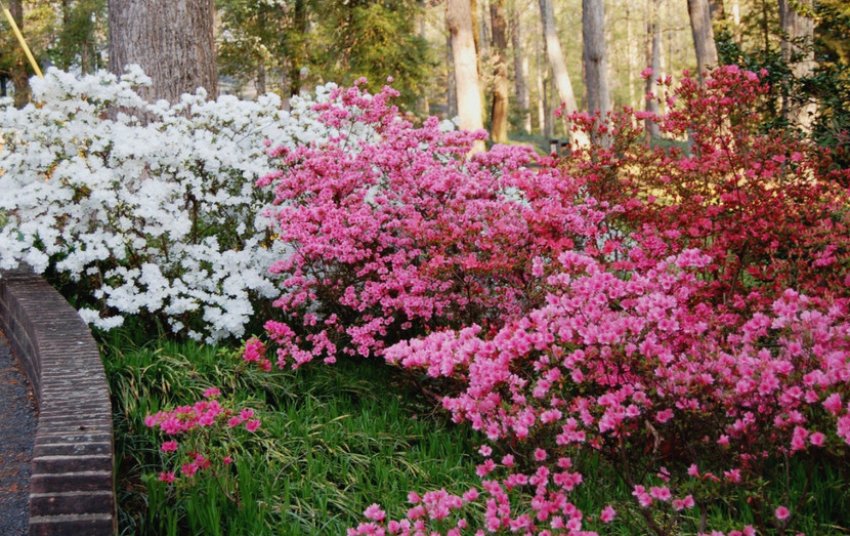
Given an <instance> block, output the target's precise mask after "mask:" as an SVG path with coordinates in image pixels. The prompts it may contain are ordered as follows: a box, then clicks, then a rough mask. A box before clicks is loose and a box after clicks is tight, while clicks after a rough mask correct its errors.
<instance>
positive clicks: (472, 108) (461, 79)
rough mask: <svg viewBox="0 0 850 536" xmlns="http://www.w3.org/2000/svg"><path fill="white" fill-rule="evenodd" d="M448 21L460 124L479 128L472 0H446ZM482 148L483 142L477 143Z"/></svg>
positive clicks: (479, 94)
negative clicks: (470, 0)
mask: <svg viewBox="0 0 850 536" xmlns="http://www.w3.org/2000/svg"><path fill="white" fill-rule="evenodd" d="M446 24H447V25H448V28H449V33H450V35H451V40H452V60H453V61H454V75H455V87H456V91H457V110H458V117H459V124H460V127H461V128H463V129H466V130H479V129H481V128H484V124H483V122H482V119H481V91H480V87H479V84H478V65H477V64H478V61H477V59H476V54H475V41H474V39H473V26H472V12H471V9H470V4H469V0H446ZM483 148H484V144H483V142H481V143H479V144H478V145H477V149H479V150H481V149H483Z"/></svg>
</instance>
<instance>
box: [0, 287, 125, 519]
mask: <svg viewBox="0 0 850 536" xmlns="http://www.w3.org/2000/svg"><path fill="white" fill-rule="evenodd" d="M0 329H2V331H3V332H4V333H5V334H6V338H7V339H8V341H9V345H10V346H11V348H12V351H13V352H14V353H15V355H16V356H17V357H18V358H19V359H20V360H21V361H22V363H21V364H22V365H23V368H24V370H25V371H26V373H27V377H28V378H29V380H30V383H31V385H32V387H33V392H34V394H35V398H36V402H37V404H38V409H39V419H38V426H37V428H36V434H35V445H34V448H33V460H32V475H31V477H30V496H29V497H30V499H29V503H30V511H29V516H30V517H29V527H30V536H36V535H38V536H42V535H43V536H48V535H49V536H59V535H67V534H73V535H74V536H107V535H112V534H115V533H116V532H117V516H116V513H115V512H116V503H115V479H114V474H113V467H114V457H115V448H114V443H113V436H112V406H111V403H110V399H109V387H108V384H107V382H106V374H105V372H104V370H103V363H102V362H101V360H100V352H99V351H98V347H97V343H96V342H95V340H94V339H93V338H92V336H91V332H90V331H89V329H88V326H86V324H85V323H84V322H83V320H82V319H81V318H80V316H79V315H78V314H77V311H76V310H74V308H73V307H71V305H70V304H69V303H68V302H67V301H65V299H64V298H63V297H62V296H61V295H60V294H59V293H58V292H56V290H55V289H54V288H53V287H51V286H50V285H49V284H48V283H47V282H46V281H45V280H44V279H43V278H41V277H40V276H38V275H33V274H30V273H26V272H22V271H12V272H4V273H3V274H2V277H0Z"/></svg>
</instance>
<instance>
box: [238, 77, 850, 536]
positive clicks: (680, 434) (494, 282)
mask: <svg viewBox="0 0 850 536" xmlns="http://www.w3.org/2000/svg"><path fill="white" fill-rule="evenodd" d="M764 94H765V88H764V86H763V84H762V82H761V81H760V78H759V75H757V74H755V73H749V72H746V71H742V70H740V69H737V68H734V67H724V68H720V69H718V70H717V71H715V72H714V73H713V75H712V77H711V78H709V80H708V82H707V83H706V86H705V88H700V87H699V86H698V85H697V84H696V83H695V82H694V81H692V80H690V79H686V80H685V81H684V82H683V83H682V85H681V87H680V88H678V89H676V90H675V91H674V92H671V93H669V95H668V99H667V104H668V106H669V107H670V111H669V113H668V114H666V115H665V116H663V117H654V116H652V117H650V116H646V114H631V115H630V114H628V113H627V114H621V115H613V116H611V117H610V118H609V119H610V121H609V122H607V123H605V124H604V125H603V124H599V123H597V122H596V121H595V119H594V118H590V117H583V116H577V117H575V118H574V119H575V120H576V122H577V123H578V124H580V125H583V127H584V128H587V129H600V130H601V131H604V132H601V134H604V136H591V137H592V138H594V139H602V138H606V137H608V138H610V140H611V142H612V143H611V147H610V148H602V147H592V148H590V149H589V150H587V151H582V152H579V153H577V155H576V156H575V158H574V159H571V160H569V161H568V162H565V163H563V166H562V168H563V169H561V170H556V169H554V168H553V167H552V166H551V165H550V163H549V162H548V161H543V162H538V163H539V164H541V165H540V167H538V168H530V167H529V164H531V163H532V162H533V158H532V155H531V153H529V152H528V151H527V150H524V149H519V148H506V147H499V146H497V147H494V148H493V149H492V150H491V151H490V152H488V153H485V154H479V155H474V156H469V149H470V147H471V143H472V142H473V141H474V140H475V139H477V138H478V137H479V135H478V134H477V133H463V132H445V131H442V130H441V129H440V126H439V125H438V123H437V122H436V120H434V119H430V120H428V121H426V122H425V123H424V124H423V125H422V126H421V127H418V128H417V127H414V126H412V125H411V124H409V123H408V122H406V121H404V120H402V119H401V118H400V117H399V115H398V113H397V111H396V110H395V109H394V108H393V107H392V106H391V105H390V103H389V100H390V98H391V97H392V96H393V95H394V92H393V91H392V90H391V89H389V88H385V89H384V91H383V92H381V93H380V94H378V95H374V96H370V95H366V94H364V93H363V92H361V91H360V90H359V89H358V88H357V87H355V88H350V89H346V90H340V91H338V92H337V93H335V94H334V96H333V98H332V99H331V101H330V102H328V103H325V104H322V105H319V106H318V107H317V111H318V112H319V113H320V117H321V120H322V121H324V122H326V123H327V125H328V126H329V127H331V128H334V129H336V130H338V131H339V132H340V133H341V134H340V136H339V137H338V138H334V139H332V140H330V141H329V142H327V143H325V144H322V145H315V146H310V147H300V148H297V149H294V150H290V149H276V150H274V151H273V154H274V155H276V157H277V158H278V159H279V163H280V169H279V170H277V171H275V172H274V173H272V174H270V175H268V176H266V177H264V178H263V179H261V180H260V181H259V182H258V185H259V186H260V187H270V188H273V189H274V194H275V199H276V208H275V209H274V211H273V214H272V216H273V217H274V219H275V221H276V222H277V226H278V227H277V233H278V239H279V240H281V241H283V242H285V243H287V244H289V245H290V250H291V251H290V253H289V255H288V256H286V257H285V258H283V259H281V260H280V261H278V262H277V263H275V264H274V266H273V271H274V272H276V273H277V274H278V275H279V276H280V277H281V281H282V285H283V286H282V294H281V296H280V297H279V298H278V299H277V301H276V302H275V305H276V306H277V307H278V308H280V310H281V312H282V313H283V316H282V319H283V320H277V319H275V320H269V321H268V322H267V323H266V324H265V331H266V340H265V341H263V340H260V339H252V340H251V341H249V343H248V344H247V345H246V350H245V353H244V359H245V360H246V361H248V362H252V363H256V365H257V366H259V367H260V368H263V369H266V370H268V369H270V368H271V367H272V363H271V361H270V360H269V357H268V354H269V352H270V351H274V353H275V354H276V355H275V357H276V361H277V365H278V366H279V367H284V366H288V365H291V366H293V367H298V366H301V365H303V364H305V363H307V362H309V361H311V360H313V359H316V358H319V359H323V360H324V361H325V362H327V363H332V362H333V361H334V360H335V358H336V356H337V354H339V353H340V352H341V353H343V354H349V355H362V356H381V357H383V358H384V359H385V360H386V361H387V362H388V363H390V364H393V365H395V366H398V367H402V368H404V369H408V370H411V371H413V372H416V373H419V374H424V375H427V376H429V377H431V378H434V379H438V380H449V381H439V382H435V385H437V386H438V388H444V389H445V391H443V392H442V393H441V394H442V405H443V407H444V408H445V409H446V410H447V411H448V412H449V413H450V414H451V416H452V418H453V419H454V420H455V421H456V422H458V423H468V424H469V425H471V426H472V427H473V428H474V429H475V430H478V431H480V432H481V433H482V435H483V436H484V437H486V444H484V445H482V447H481V450H480V454H481V455H482V456H483V457H484V461H483V462H482V463H481V464H480V465H479V467H478V475H479V476H480V478H481V485H480V488H479V489H472V490H467V491H465V492H463V491H462V490H436V491H429V492H427V493H422V494H421V495H420V494H419V493H416V492H412V493H411V495H410V496H409V502H410V504H411V508H410V509H409V510H408V511H407V512H406V514H405V515H403V516H401V517H398V516H396V517H393V516H392V515H388V514H387V513H386V512H385V511H384V510H383V509H382V508H381V507H380V506H379V505H377V504H375V505H372V506H369V507H368V508H367V509H366V510H365V511H364V517H365V518H366V520H365V521H364V522H363V523H362V524H360V525H359V526H357V527H354V528H352V529H351V530H350V531H349V534H350V535H352V536H356V535H365V534H370V535H382V534H403V535H408V534H411V535H414V534H415V535H419V534H446V535H458V534H465V533H468V532H470V531H473V532H474V533H475V534H486V533H499V532H504V533H521V534H537V535H543V536H545V535H550V536H551V535H556V534H570V535H574V534H575V535H578V534H597V533H604V532H605V531H606V530H609V528H608V527H609V526H610V527H611V528H613V529H614V530H617V528H615V527H618V525H619V524H623V525H622V526H620V527H619V528H623V527H625V528H626V529H628V530H636V531H639V532H640V533H652V534H657V535H667V534H678V533H708V531H709V530H710V529H711V527H709V526H708V519H709V514H710V512H712V511H716V509H717V508H724V505H727V504H728V503H729V502H730V501H733V500H740V501H743V502H745V503H746V504H748V506H749V508H750V510H751V512H752V516H753V518H754V522H752V523H750V524H747V522H744V521H742V522H741V523H740V525H739V526H738V527H737V528H736V529H735V530H731V531H730V532H728V534H729V535H730V536H732V535H735V536H740V535H752V534H755V533H756V532H758V533H762V534H763V533H768V532H776V533H784V532H785V531H786V530H791V528H793V527H794V523H795V511H796V509H798V508H799V505H800V504H801V501H802V499H801V498H800V497H798V496H795V495H794V494H793V493H792V492H791V491H790V490H789V489H786V491H785V492H784V496H783V497H781V499H779V500H781V503H779V502H776V501H777V498H775V497H762V496H761V495H762V491H763V486H764V480H765V478H767V476H766V475H768V474H769V473H770V471H771V470H772V468H773V467H775V466H776V465H778V464H788V463H789V460H792V459H793V460H798V459H821V460H846V459H847V457H848V456H850V312H848V298H850V295H848V292H847V287H848V285H850V279H848V277H850V276H848V269H850V242H848V236H850V233H848V231H850V226H848V223H850V219H848V216H847V214H848V210H847V206H846V203H847V201H846V199H847V195H846V194H847V193H848V192H847V186H848V182H850V181H848V178H850V177H848V173H847V171H846V170H839V169H836V168H834V167H833V166H832V164H831V161H830V159H829V155H828V154H826V153H818V152H817V151H816V150H815V148H814V147H811V146H809V145H807V144H806V142H804V141H801V140H797V139H795V138H792V137H789V136H786V135H785V134H782V133H776V132H767V133H765V132H762V131H761V130H760V129H759V124H758V119H759V116H758V113H757V110H758V103H759V102H760V101H759V99H761V98H762V97H763V95H764ZM635 119H640V120H650V121H656V122H658V123H659V125H660V127H661V131H662V132H663V133H664V134H666V135H668V136H676V137H678V138H680V139H684V138H685V137H689V138H690V140H691V142H690V143H691V145H692V148H691V150H690V152H684V151H680V150H676V149H667V150H662V149H652V148H648V147H646V146H644V145H643V141H642V140H643V139H644V134H643V131H642V129H641V128H640V126H638V125H637V123H636V122H635ZM363 124H365V125H368V127H369V128H370V129H371V131H372V132H373V133H374V136H372V137H368V138H366V139H365V141H363V139H361V141H359V142H356V143H355V142H352V141H351V140H350V139H349V138H348V137H347V136H346V134H345V133H346V132H347V131H348V130H351V129H353V128H354V126H355V125H363ZM786 466H787V465H786ZM599 467H603V468H605V469H604V470H605V471H607V472H605V473H604V474H605V475H607V478H611V479H614V480H616V481H618V482H620V483H622V484H623V485H624V486H625V487H627V489H628V493H629V498H628V499H627V500H623V499H622V498H619V499H615V498H613V497H612V498H611V500H610V501H606V503H604V504H600V505H597V506H594V507H593V508H592V509H589V508H587V507H586V506H585V507H580V506H579V504H580V503H581V501H579V500H578V499H577V496H578V495H579V494H580V493H582V489H583V488H582V487H583V486H587V485H588V483H589V482H590V485H591V486H592V485H594V484H593V483H592V482H591V481H592V480H593V479H594V477H595V476H596V475H594V474H593V473H592V472H591V471H594V470H595V469H594V468H599ZM458 493H460V495H458ZM723 528H724V530H729V527H728V526H724V527H723ZM717 533H719V531H716V532H713V533H712V534H717Z"/></svg>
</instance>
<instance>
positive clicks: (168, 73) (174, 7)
mask: <svg viewBox="0 0 850 536" xmlns="http://www.w3.org/2000/svg"><path fill="white" fill-rule="evenodd" d="M213 19H214V7H213V0H169V1H167V2H162V1H158V0H109V63H110V70H111V71H112V72H114V73H116V74H122V73H123V72H124V69H125V68H126V66H127V65H130V64H133V63H135V64H138V65H139V66H141V68H142V69H143V70H144V71H145V73H146V74H147V75H148V76H150V77H151V79H152V80H153V85H152V86H151V87H150V88H142V89H141V91H140V93H141V95H142V96H143V97H145V98H147V99H149V100H155V99H166V100H168V101H170V102H176V101H177V100H179V98H180V95H181V94H183V93H192V92H194V91H195V90H196V89H197V88H198V87H203V88H204V89H206V91H207V94H208V95H209V96H210V98H215V97H216V96H217V95H218V77H217V74H216V65H215V41H214V38H213Z"/></svg>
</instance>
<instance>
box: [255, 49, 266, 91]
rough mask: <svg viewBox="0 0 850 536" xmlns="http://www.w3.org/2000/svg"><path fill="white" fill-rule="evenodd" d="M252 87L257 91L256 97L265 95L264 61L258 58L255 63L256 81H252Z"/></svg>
mask: <svg viewBox="0 0 850 536" xmlns="http://www.w3.org/2000/svg"><path fill="white" fill-rule="evenodd" d="M254 87H255V88H256V89H257V96H258V97H259V96H260V95H265V94H266V60H265V59H263V58H260V61H259V62H257V79H256V80H255V81H254Z"/></svg>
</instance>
